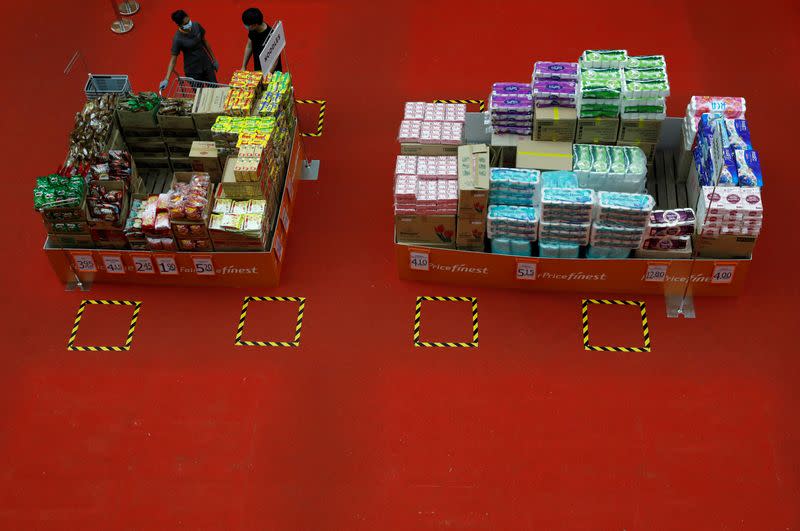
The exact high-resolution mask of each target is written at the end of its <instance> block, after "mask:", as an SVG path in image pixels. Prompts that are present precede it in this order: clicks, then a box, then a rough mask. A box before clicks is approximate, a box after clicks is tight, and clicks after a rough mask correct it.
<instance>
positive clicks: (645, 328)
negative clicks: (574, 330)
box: [581, 299, 650, 352]
mask: <svg viewBox="0 0 800 531" xmlns="http://www.w3.org/2000/svg"><path fill="white" fill-rule="evenodd" d="M590 304H611V305H617V306H638V307H639V314H640V315H641V317H642V335H643V337H644V346H642V347H601V346H597V345H592V344H590V343H589V305H590ZM581 317H582V321H583V349H584V350H593V351H599V352H650V327H649V325H648V324H647V307H646V306H645V303H644V302H641V301H620V300H608V299H583V306H582V308H581Z"/></svg>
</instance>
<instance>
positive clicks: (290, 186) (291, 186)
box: [286, 179, 294, 201]
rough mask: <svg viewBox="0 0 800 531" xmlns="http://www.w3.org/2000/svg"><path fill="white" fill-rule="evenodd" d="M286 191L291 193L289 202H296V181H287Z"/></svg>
mask: <svg viewBox="0 0 800 531" xmlns="http://www.w3.org/2000/svg"><path fill="white" fill-rule="evenodd" d="M286 191H287V192H289V200H290V201H294V179H286Z"/></svg>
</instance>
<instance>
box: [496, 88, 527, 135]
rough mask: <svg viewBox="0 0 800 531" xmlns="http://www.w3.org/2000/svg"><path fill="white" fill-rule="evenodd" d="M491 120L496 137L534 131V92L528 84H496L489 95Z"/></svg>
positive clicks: (525, 133)
mask: <svg viewBox="0 0 800 531" xmlns="http://www.w3.org/2000/svg"><path fill="white" fill-rule="evenodd" d="M489 119H490V123H491V127H492V132H493V133H494V134H496V135H521V136H526V137H528V138H530V136H531V133H532V131H533V92H532V88H531V85H529V84H528V83H495V84H493V85H492V93H491V94H490V95H489Z"/></svg>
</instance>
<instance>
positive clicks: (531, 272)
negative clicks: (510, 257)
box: [517, 260, 538, 280]
mask: <svg viewBox="0 0 800 531" xmlns="http://www.w3.org/2000/svg"><path fill="white" fill-rule="evenodd" d="M537 266H538V263H537V262H534V261H530V260H526V261H519V262H517V280H536V267H537Z"/></svg>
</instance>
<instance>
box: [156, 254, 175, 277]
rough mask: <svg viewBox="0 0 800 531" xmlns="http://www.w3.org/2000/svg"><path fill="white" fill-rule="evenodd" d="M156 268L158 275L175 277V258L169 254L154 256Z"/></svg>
mask: <svg viewBox="0 0 800 531" xmlns="http://www.w3.org/2000/svg"><path fill="white" fill-rule="evenodd" d="M156 268H158V273H159V274H160V275H177V274H178V264H176V263H175V257H174V256H172V255H169V254H165V255H160V254H157V255H156Z"/></svg>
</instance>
